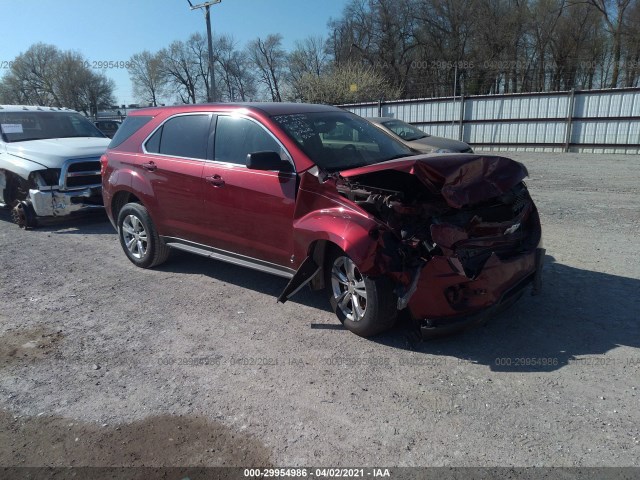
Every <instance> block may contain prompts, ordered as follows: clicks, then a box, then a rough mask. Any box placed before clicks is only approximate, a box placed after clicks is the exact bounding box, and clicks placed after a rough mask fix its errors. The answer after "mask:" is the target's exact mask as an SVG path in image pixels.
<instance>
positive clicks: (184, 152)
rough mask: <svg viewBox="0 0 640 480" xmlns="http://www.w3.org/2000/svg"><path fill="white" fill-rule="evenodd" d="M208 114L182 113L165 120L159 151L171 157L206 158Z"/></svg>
mask: <svg viewBox="0 0 640 480" xmlns="http://www.w3.org/2000/svg"><path fill="white" fill-rule="evenodd" d="M209 124H210V116H209V115H182V116H179V117H174V118H171V119H169V120H167V121H166V122H165V124H164V125H163V127H162V137H161V139H160V150H159V151H160V153H161V154H163V155H171V156H173V157H187V158H202V159H206V158H207V139H208V137H209Z"/></svg>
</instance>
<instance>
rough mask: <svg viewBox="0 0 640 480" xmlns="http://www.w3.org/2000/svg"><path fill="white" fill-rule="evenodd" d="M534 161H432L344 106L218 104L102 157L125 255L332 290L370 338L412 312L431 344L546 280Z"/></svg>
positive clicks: (126, 132)
mask: <svg viewBox="0 0 640 480" xmlns="http://www.w3.org/2000/svg"><path fill="white" fill-rule="evenodd" d="M526 176H527V170H526V169H525V167H524V166H523V165H521V164H520V163H517V162H514V161H513V160H509V159H507V158H503V157H498V156H483V155H473V154H440V155H419V156H416V151H414V150H411V149H410V148H409V147H407V146H405V145H404V144H402V143H401V142H399V141H397V140H395V139H394V138H393V137H391V136H389V135H388V134H386V133H384V132H383V131H381V130H379V129H378V128H376V127H375V126H373V125H372V124H370V123H369V122H367V121H366V120H364V119H363V118H361V117H358V116H356V115H353V114H351V113H349V112H346V111H343V110H341V109H338V108H334V107H329V106H321V105H306V104H286V103H255V104H219V105H216V104H205V105H181V106H174V107H160V108H149V109H144V110H137V111H135V112H132V113H131V114H130V115H129V116H128V117H127V119H126V120H125V121H124V123H123V124H122V126H121V127H120V129H119V130H118V132H117V133H116V135H115V136H114V138H113V141H112V142H111V144H110V146H109V149H108V150H107V152H106V154H105V155H104V156H103V157H102V185H103V196H104V205H105V207H106V209H107V212H108V215H109V218H110V220H111V222H112V223H113V224H114V226H115V227H116V228H117V230H118V235H119V238H120V243H121V244H122V248H123V250H124V252H125V254H126V255H127V257H128V258H129V260H131V261H132V262H133V263H134V264H136V265H138V266H140V267H143V268H149V267H154V266H156V265H159V264H161V263H162V262H164V261H165V260H166V259H167V257H168V255H169V252H170V249H172V248H177V249H180V250H186V251H188V252H193V253H197V254H200V255H204V256H206V257H211V258H214V259H217V260H223V261H227V262H231V263H234V264H237V265H242V266H246V267H250V268H254V269H257V270H261V271H264V272H269V273H272V274H275V275H280V276H282V277H286V278H289V279H290V282H289V284H288V285H287V286H286V288H285V289H284V291H283V292H282V294H281V295H280V297H279V300H280V301H281V302H285V301H286V300H287V299H288V298H290V297H291V296H292V295H293V294H295V293H296V292H297V291H298V290H299V289H300V288H302V287H303V286H304V285H307V284H310V286H311V287H312V288H313V289H321V288H325V287H326V289H327V290H328V294H329V295H328V296H329V301H330V303H331V306H332V307H333V310H334V311H335V312H336V315H337V316H338V318H339V319H340V321H342V322H343V323H344V325H345V327H346V328H348V329H349V330H351V331H353V332H355V333H356V334H358V335H362V336H369V335H374V334H377V333H379V332H382V331H384V330H386V329H388V328H390V327H391V325H392V324H393V323H394V320H395V319H396V317H397V314H398V312H399V311H402V310H405V309H406V310H407V311H408V313H409V315H410V317H411V318H412V319H413V320H414V321H415V322H416V323H417V324H418V325H419V326H420V328H421V330H422V332H423V334H424V335H431V334H438V333H441V332H448V331H450V330H454V329H458V328H460V327H462V326H466V325H469V324H472V323H476V322H479V321H482V320H484V319H485V318H486V317H487V315H488V314H490V313H493V312H495V311H496V310H497V309H499V308H502V307H504V306H506V305H508V304H511V303H512V302H513V301H515V300H516V299H517V298H519V297H520V294H521V293H522V292H523V291H524V288H525V286H527V285H530V284H532V283H533V284H534V285H537V284H538V283H539V279H540V275H539V273H540V271H541V261H542V257H543V255H542V254H543V250H542V249H541V248H540V243H541V231H540V221H539V218H538V213H537V211H536V207H535V205H534V203H533V201H532V200H531V197H530V196H529V193H528V191H527V188H526V186H525V185H524V183H523V179H524V178H525V177H526Z"/></svg>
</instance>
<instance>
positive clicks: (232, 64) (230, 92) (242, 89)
mask: <svg viewBox="0 0 640 480" xmlns="http://www.w3.org/2000/svg"><path fill="white" fill-rule="evenodd" d="M214 45H215V47H214V48H215V57H216V59H217V65H218V67H219V68H218V69H217V71H218V72H219V73H218V74H217V75H218V77H219V78H221V79H222V84H223V85H224V91H223V92H222V98H223V99H226V100H229V101H232V102H234V101H236V100H241V101H243V102H245V101H247V100H249V99H252V98H253V97H254V96H255V95H256V86H255V80H254V78H253V76H252V75H251V69H250V65H249V61H248V60H247V58H246V56H245V55H243V53H242V52H241V51H239V50H238V49H237V43H236V41H235V40H234V39H233V37H232V36H231V35H222V36H221V37H217V38H216V39H215V42H214Z"/></svg>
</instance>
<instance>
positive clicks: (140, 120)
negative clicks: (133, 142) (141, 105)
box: [109, 115, 153, 148]
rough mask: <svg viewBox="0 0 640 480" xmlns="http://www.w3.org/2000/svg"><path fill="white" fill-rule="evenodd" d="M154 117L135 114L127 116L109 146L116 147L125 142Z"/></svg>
mask: <svg viewBox="0 0 640 480" xmlns="http://www.w3.org/2000/svg"><path fill="white" fill-rule="evenodd" d="M152 118H153V117H147V116H137V115H136V116H135V117H127V118H125V119H124V122H122V125H121V126H120V128H119V129H118V131H117V132H116V134H115V135H114V136H113V139H112V140H111V143H110V144H109V148H115V147H117V146H118V145H120V144H121V143H122V142H124V141H125V140H126V139H127V138H129V137H130V136H131V135H133V134H134V133H136V132H137V131H138V130H140V129H141V128H142V127H143V126H145V125H146V124H147V123H149V122H150V121H151V119H152Z"/></svg>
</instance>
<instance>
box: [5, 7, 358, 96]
mask: <svg viewBox="0 0 640 480" xmlns="http://www.w3.org/2000/svg"><path fill="white" fill-rule="evenodd" d="M191 1H192V3H193V4H194V5H196V4H198V3H201V2H202V1H204V0H191ZM346 3H347V0H324V1H310V0H222V2H221V3H219V4H217V5H213V6H212V7H211V24H212V28H213V31H214V34H231V35H233V37H234V38H235V40H236V41H237V42H238V46H239V47H244V46H245V44H246V43H247V42H248V41H249V40H253V39H255V38H257V37H265V36H266V35H268V34H270V33H280V34H282V36H283V37H284V38H283V46H284V47H285V49H287V50H290V49H291V48H293V46H294V44H295V42H296V40H302V39H304V38H306V37H308V36H312V35H313V36H316V35H322V36H325V37H326V34H327V32H328V30H327V22H328V21H329V19H330V18H337V17H339V16H340V15H341V13H342V10H343V8H344V6H345V4H346ZM0 18H2V20H3V21H2V46H1V47H0V76H2V75H4V72H3V69H4V68H6V65H7V63H6V62H10V61H11V60H13V59H14V58H15V57H16V56H17V55H19V54H20V53H21V52H24V51H25V50H27V49H28V48H29V47H30V46H31V45H33V44H34V43H37V42H44V43H48V44H51V45H55V46H56V47H58V48H60V49H62V50H76V51H78V52H80V53H82V54H83V55H84V56H85V57H86V59H87V60H88V61H89V62H97V61H114V62H121V61H127V60H128V59H129V58H130V57H131V55H133V54H134V53H137V52H140V51H142V50H149V51H152V52H155V51H157V50H160V49H161V48H163V47H166V46H168V45H169V44H170V43H171V42H172V41H174V40H186V39H187V38H188V37H189V35H191V34H192V33H195V32H202V33H206V24H205V21H204V14H203V13H202V12H201V11H200V10H196V11H191V10H190V9H189V4H188V3H187V0H102V1H97V0H35V1H30V2H27V1H25V0H0ZM90 64H91V63H90ZM98 72H101V70H98ZM103 73H105V74H106V75H107V77H109V78H112V79H113V80H114V81H115V82H116V91H115V97H116V100H117V104H118V105H122V104H130V103H135V102H136V101H137V100H136V99H135V98H134V97H133V94H132V93H131V82H130V80H129V75H128V73H127V71H126V70H122V69H116V68H113V69H109V70H105V71H104V72H103Z"/></svg>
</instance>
